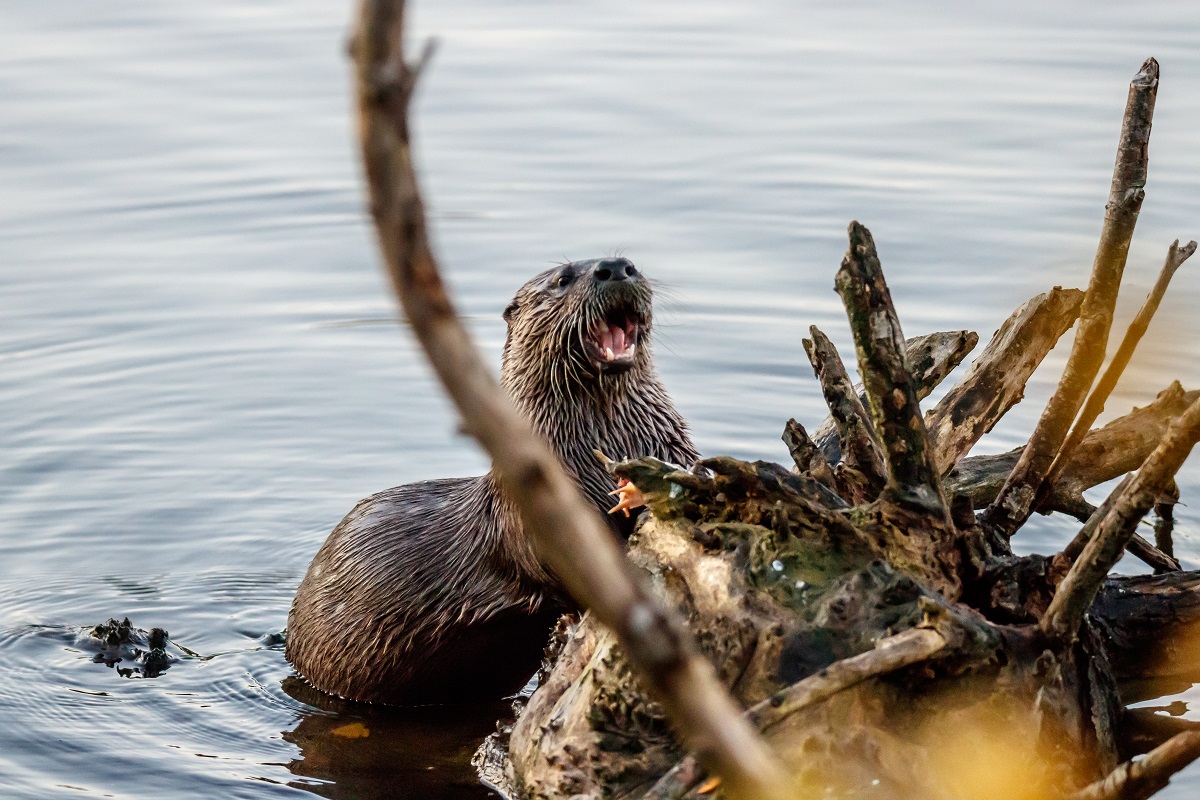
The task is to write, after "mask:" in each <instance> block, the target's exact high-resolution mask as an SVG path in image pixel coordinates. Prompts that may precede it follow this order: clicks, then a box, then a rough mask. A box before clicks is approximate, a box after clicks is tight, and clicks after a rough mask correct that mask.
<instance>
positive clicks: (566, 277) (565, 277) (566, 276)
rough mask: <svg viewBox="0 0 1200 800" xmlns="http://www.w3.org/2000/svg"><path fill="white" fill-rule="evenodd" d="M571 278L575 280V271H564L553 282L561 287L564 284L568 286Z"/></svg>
mask: <svg viewBox="0 0 1200 800" xmlns="http://www.w3.org/2000/svg"><path fill="white" fill-rule="evenodd" d="M573 280H575V273H573V272H564V273H563V274H562V275H559V276H558V280H556V281H555V282H554V285H555V286H557V287H558V288H560V289H561V288H563V287H564V286H570V285H571V281H573Z"/></svg>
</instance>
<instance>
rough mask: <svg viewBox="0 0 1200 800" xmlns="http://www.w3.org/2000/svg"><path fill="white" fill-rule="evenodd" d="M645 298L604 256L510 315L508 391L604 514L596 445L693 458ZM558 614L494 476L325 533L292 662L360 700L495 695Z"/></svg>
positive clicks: (409, 496)
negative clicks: (656, 360)
mask: <svg viewBox="0 0 1200 800" xmlns="http://www.w3.org/2000/svg"><path fill="white" fill-rule="evenodd" d="M650 299H651V292H650V287H649V285H648V284H647V282H646V281H645V279H643V278H642V277H641V276H640V274H638V272H637V270H636V269H635V268H634V266H633V264H631V263H630V262H629V261H628V260H626V259H623V258H617V259H601V260H597V261H582V262H575V263H573V264H565V265H563V266H561V267H558V268H556V269H554V270H550V271H548V272H545V273H542V274H541V275H539V276H537V277H536V278H534V279H533V280H531V281H530V282H529V283H527V284H525V286H523V287H522V288H521V290H520V291H519V292H518V293H517V296H516V297H515V298H514V300H513V302H512V303H511V304H510V305H509V307H508V308H507V309H506V310H505V313H504V316H505V319H506V320H507V321H508V338H507V340H506V341H505V345H504V361H503V369H502V383H503V385H504V388H505V390H506V391H508V393H509V395H510V396H511V397H512V398H513V400H514V402H515V403H516V405H517V407H518V408H519V409H520V410H521V411H522V412H523V413H524V414H525V415H526V416H527V418H529V419H530V421H531V422H532V423H533V425H534V427H535V428H536V429H537V430H538V431H539V432H540V433H541V434H542V435H544V436H545V437H546V438H547V439H548V440H549V441H550V444H551V445H552V446H553V447H554V448H555V450H556V451H557V452H558V454H559V456H560V457H561V459H562V461H563V465H564V466H565V467H566V468H567V470H568V472H569V473H570V474H571V475H572V477H574V478H575V480H576V481H577V482H578V483H579V485H580V488H581V489H583V490H584V492H585V494H586V495H587V496H588V497H590V498H591V499H592V500H593V502H595V504H596V506H597V508H599V509H601V510H605V509H607V508H608V507H610V506H611V505H612V499H611V498H610V497H609V496H608V493H609V492H610V491H612V489H613V488H614V486H615V483H614V481H613V479H612V478H611V477H610V476H609V475H608V473H607V472H606V471H605V469H604V467H603V465H602V464H601V463H600V462H599V461H598V460H597V458H596V457H595V455H594V454H593V451H594V450H597V449H598V450H600V451H601V452H603V453H605V454H606V455H608V456H611V457H613V458H617V459H621V458H633V457H637V456H654V457H656V458H659V459H662V460H664V461H671V462H674V463H681V464H690V463H691V462H692V461H694V460H695V458H696V456H697V454H696V451H695V449H694V448H693V447H692V444H691V440H690V438H689V435H688V428H687V424H686V423H685V422H684V420H683V418H682V417H680V416H679V414H678V412H676V411H675V408H674V406H672V404H671V401H670V398H669V397H668V396H667V393H666V390H665V389H664V387H663V385H662V383H661V381H660V380H659V379H658V375H657V373H656V372H655V370H654V365H653V362H652V359H651V355H650V330H651V302H650ZM613 519H614V521H616V518H613ZM621 532H622V533H625V532H627V530H625V531H621ZM565 607H566V606H565V601H564V597H563V595H562V593H561V590H560V588H559V586H558V583H557V581H555V580H554V578H553V576H551V575H549V574H548V573H546V571H545V570H544V569H543V568H542V567H541V566H540V565H539V563H538V561H537V559H536V557H535V556H534V554H533V551H532V549H531V545H530V543H529V541H528V540H527V539H526V537H525V534H524V531H523V530H522V527H521V523H520V521H519V519H518V518H517V515H516V512H515V510H514V509H513V508H512V507H511V505H510V504H509V503H508V501H507V500H506V499H505V498H504V497H503V496H502V495H501V493H500V491H499V489H498V487H497V485H496V483H495V481H494V479H493V477H492V476H491V474H488V475H484V476H481V477H475V478H449V479H444V480H437V481H425V482H421V483H411V484H407V485H404V486H398V487H396V488H394V489H389V490H387V491H385V492H380V493H379V494H376V495H373V496H371V497H368V498H366V499H365V500H363V501H361V502H360V503H359V504H358V505H357V506H356V507H355V508H354V510H353V511H351V512H350V514H349V515H347V516H346V518H345V519H343V520H342V521H341V522H340V523H338V526H337V527H336V528H335V529H334V531H333V533H332V534H330V536H329V538H328V540H326V542H325V544H324V545H323V546H322V547H321V550H320V551H319V552H318V553H317V556H316V558H314V559H313V562H312V565H311V566H310V567H309V570H308V574H307V575H305V577H304V580H303V582H302V583H301V584H300V588H299V590H298V592H297V594H296V600H295V602H294V603H293V605H292V610H291V613H290V614H289V616H288V644H287V656H288V659H289V660H290V661H291V662H292V664H293V665H294V666H295V667H296V669H297V670H298V671H299V672H300V673H301V674H302V675H304V677H305V678H307V679H308V680H309V681H310V682H311V683H312V684H313V685H314V686H316V687H317V688H318V689H321V690H323V691H326V692H329V693H331V694H336V695H339V696H342V697H347V698H350V699H354V700H362V701H369V702H379V703H390V704H400V705H411V704H422V703H436V702H445V701H449V700H464V699H472V698H484V697H490V698H496V697H500V696H502V695H504V694H505V693H511V692H513V691H515V690H517V689H519V688H520V686H521V684H522V683H523V682H524V680H525V679H527V678H528V677H529V676H530V675H531V674H532V673H533V671H534V670H535V669H536V668H537V664H538V662H539V659H540V657H541V651H542V645H543V644H544V643H545V640H546V635H547V633H548V631H549V628H550V626H551V625H552V624H553V621H554V619H555V618H556V617H557V615H558V614H559V613H561V612H562V611H563V610H564V608H565Z"/></svg>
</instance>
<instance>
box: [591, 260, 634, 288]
mask: <svg viewBox="0 0 1200 800" xmlns="http://www.w3.org/2000/svg"><path fill="white" fill-rule="evenodd" d="M592 274H594V275H595V276H596V280H597V281H601V282H606V281H624V280H628V279H630V278H633V277H635V276H636V275H637V274H638V271H637V268H636V267H634V266H633V262H632V261H630V260H629V259H628V258H605V259H602V260H601V261H597V262H596V270H595V272H593V273H592Z"/></svg>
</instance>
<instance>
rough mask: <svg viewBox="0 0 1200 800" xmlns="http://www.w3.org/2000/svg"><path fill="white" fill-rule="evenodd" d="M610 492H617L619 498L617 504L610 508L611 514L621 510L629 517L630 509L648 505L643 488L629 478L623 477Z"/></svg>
mask: <svg viewBox="0 0 1200 800" xmlns="http://www.w3.org/2000/svg"><path fill="white" fill-rule="evenodd" d="M609 494H615V495H617V496H618V498H619V499H618V500H617V504H616V505H615V506H613V507H612V508H610V509H609V510H608V513H610V514H615V513H617V512H618V511H621V512H623V513H624V514H625V516H627V517H628V516H629V509H631V508H641V507H642V506H644V505H646V498H645V497H644V496H642V493H641V490H639V489H638V488H637V487H636V486H634V485H633V484H632V483H630V482H629V480H628V479H627V478H621V479H620V480H619V481H618V482H617V488H616V489H613V490H612V491H611V492H609Z"/></svg>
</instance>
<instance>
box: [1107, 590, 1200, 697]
mask: <svg viewBox="0 0 1200 800" xmlns="http://www.w3.org/2000/svg"><path fill="white" fill-rule="evenodd" d="M1089 613H1090V614H1091V615H1092V617H1093V618H1094V619H1096V620H1098V621H1099V622H1100V624H1101V625H1102V627H1103V630H1104V639H1105V648H1106V650H1107V651H1108V656H1109V661H1110V662H1111V663H1112V667H1113V672H1114V674H1115V675H1116V677H1117V678H1119V679H1121V680H1129V679H1134V678H1139V679H1149V678H1167V677H1182V678H1185V679H1186V680H1187V681H1188V682H1191V681H1200V572H1172V573H1168V574H1165V575H1153V576H1150V575H1136V576H1113V577H1111V578H1109V579H1108V581H1106V582H1105V584H1104V586H1103V587H1102V588H1101V589H1100V592H1099V594H1098V595H1097V596H1096V602H1095V604H1094V605H1093V606H1092V608H1091V610H1090V612H1089Z"/></svg>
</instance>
